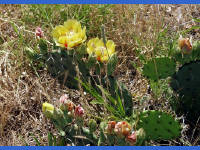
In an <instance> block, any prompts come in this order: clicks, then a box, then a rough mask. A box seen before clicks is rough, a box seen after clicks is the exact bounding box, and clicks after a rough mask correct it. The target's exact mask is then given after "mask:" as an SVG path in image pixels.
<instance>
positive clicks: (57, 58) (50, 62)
mask: <svg viewBox="0 0 200 150" xmlns="http://www.w3.org/2000/svg"><path fill="white" fill-rule="evenodd" d="M72 60H73V58H72V57H70V56H69V55H67V53H66V52H65V51H61V52H60V53H59V52H54V53H49V54H48V59H47V61H46V64H47V70H48V72H49V73H50V74H51V75H52V76H53V77H56V78H58V79H59V80H60V82H61V83H62V84H64V85H67V86H68V87H70V88H77V87H78V82H77V81H76V80H75V79H74V77H76V75H77V73H76V70H75V65H74V64H73V63H72V62H73V61H72Z"/></svg>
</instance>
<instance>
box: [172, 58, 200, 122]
mask: <svg viewBox="0 0 200 150" xmlns="http://www.w3.org/2000/svg"><path fill="white" fill-rule="evenodd" d="M170 86H171V87H172V89H173V90H174V91H175V92H176V93H177V94H179V102H178V107H179V108H178V109H179V111H181V112H182V113H184V114H186V116H187V117H188V119H190V120H196V119H198V117H199V116H200V101H199V99H200V61H195V62H190V63H188V64H185V65H183V66H182V67H180V69H179V70H178V72H177V73H176V74H174V75H173V77H172V80H171V83H170Z"/></svg>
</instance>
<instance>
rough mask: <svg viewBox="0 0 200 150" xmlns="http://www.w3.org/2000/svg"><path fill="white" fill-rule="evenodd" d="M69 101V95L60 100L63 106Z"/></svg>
mask: <svg viewBox="0 0 200 150" xmlns="http://www.w3.org/2000/svg"><path fill="white" fill-rule="evenodd" d="M68 99H69V95H67V94H64V95H62V96H61V97H60V100H59V101H60V103H61V104H66V103H67V100H68Z"/></svg>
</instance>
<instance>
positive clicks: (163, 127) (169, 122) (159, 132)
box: [137, 110, 181, 140]
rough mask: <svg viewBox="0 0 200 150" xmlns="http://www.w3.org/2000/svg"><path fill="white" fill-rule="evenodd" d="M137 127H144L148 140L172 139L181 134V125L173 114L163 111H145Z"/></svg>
mask: <svg viewBox="0 0 200 150" xmlns="http://www.w3.org/2000/svg"><path fill="white" fill-rule="evenodd" d="M137 128H138V129H140V128H143V129H144V131H145V134H146V139H147V140H170V139H174V138H177V137H178V136H180V133H181V132H180V131H181V127H180V124H179V123H178V121H176V120H175V119H174V118H173V117H172V115H170V114H168V113H165V112H161V111H155V110H150V111H144V112H142V113H140V115H139V122H138V125H137Z"/></svg>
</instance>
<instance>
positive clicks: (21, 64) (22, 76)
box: [0, 5, 200, 145]
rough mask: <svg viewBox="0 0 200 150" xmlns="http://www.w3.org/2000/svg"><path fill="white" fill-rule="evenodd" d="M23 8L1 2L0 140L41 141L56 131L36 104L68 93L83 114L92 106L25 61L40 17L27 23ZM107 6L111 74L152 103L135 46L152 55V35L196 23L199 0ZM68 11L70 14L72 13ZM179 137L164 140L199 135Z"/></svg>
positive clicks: (154, 37) (25, 7) (136, 96)
mask: <svg viewBox="0 0 200 150" xmlns="http://www.w3.org/2000/svg"><path fill="white" fill-rule="evenodd" d="M28 7H29V6H28V5H0V145H25V143H28V145H35V141H34V139H33V136H32V134H34V135H35V136H36V137H38V138H40V139H41V143H42V144H43V145H45V144H46V143H47V133H48V132H49V131H52V132H54V133H56V131H54V128H53V127H52V125H51V124H50V123H49V122H48V120H46V119H45V118H44V116H43V114H42V112H41V104H42V103H43V102H45V101H48V102H50V103H54V104H56V103H57V100H58V99H59V97H60V96H61V95H62V94H64V93H68V94H69V95H70V98H71V100H72V101H73V102H75V103H77V104H78V103H80V104H82V105H83V106H85V107H86V108H88V110H87V111H88V113H89V112H90V111H91V110H92V109H93V108H89V107H87V106H88V105H89V104H88V101H89V100H90V98H89V97H88V99H84V98H83V97H81V93H80V92H79V91H75V90H71V89H68V88H67V87H62V86H61V85H60V84H59V83H58V82H57V81H56V80H55V79H54V78H51V77H50V75H49V74H48V73H47V72H46V70H39V71H38V72H37V73H38V75H37V74H36V73H35V72H34V70H33V69H32V67H30V65H29V64H28V61H27V59H26V58H25V55H24V52H23V49H24V47H25V46H27V45H28V46H33V47H34V46H36V45H35V43H34V41H35V40H34V39H33V38H35V37H34V34H33V33H34V30H35V28H36V27H37V26H42V25H43V22H42V21H41V22H39V23H37V22H32V23H31V22H30V23H27V22H26V21H24V20H23V19H24V16H25V15H26V14H28V11H30V10H29V9H28ZM67 7H70V6H69V5H66V6H65V7H64V9H67ZM80 7H82V6H81V5H80ZM91 8H92V9H91V11H90V12H89V16H90V18H89V24H90V25H91V26H94V28H90V30H89V31H88V32H89V36H93V35H98V34H99V33H96V32H97V31H98V30H97V29H96V28H95V26H96V25H97V24H98V23H99V22H98V21H96V18H95V17H94V16H96V15H98V11H97V8H96V7H94V5H91ZM108 9H110V13H112V16H107V15H105V16H103V17H104V26H105V29H106V35H107V37H108V38H109V39H112V40H114V42H115V43H116V45H117V49H116V51H117V52H118V57H119V64H118V67H117V72H116V73H115V74H116V76H117V77H118V78H119V80H120V81H122V82H124V83H125V84H126V85H127V87H128V89H129V90H130V91H131V93H132V94H133V96H134V101H135V103H137V104H138V106H139V105H140V103H139V102H138V100H139V99H141V98H144V97H146V101H145V103H144V104H143V105H144V107H146V108H148V107H149V106H153V107H154V104H155V102H154V100H153V99H152V97H151V92H148V89H149V85H148V82H147V81H146V80H145V79H144V78H143V77H142V76H141V74H140V73H139V72H138V71H136V70H135V68H134V67H133V66H132V65H131V63H130V61H134V62H135V63H137V64H138V65H139V66H140V65H141V64H140V61H139V58H138V57H137V55H136V49H141V51H140V53H144V55H145V56H147V57H151V52H152V50H153V49H154V48H155V47H156V45H157V43H158V42H160V41H158V38H157V35H158V33H159V32H162V31H163V30H164V29H168V32H167V34H166V39H169V38H171V39H177V36H178V33H179V31H183V30H186V29H188V28H190V27H192V26H193V25H196V23H195V22H193V21H192V18H200V13H199V12H200V5H114V6H113V7H109V8H108ZM58 12H59V10H56V11H55V14H54V15H55V16H54V17H53V19H52V25H53V26H55V25H57V24H56V23H58V22H59V21H58V20H59V19H58V20H55V18H59V16H57V15H58ZM79 13H81V12H79ZM29 15H30V14H29ZM33 16H34V14H33ZM69 16H72V17H73V15H71V14H69ZM30 17H31V16H30ZM44 21H45V20H44ZM10 22H13V23H14V24H16V25H17V26H18V28H19V31H20V32H21V34H22V36H23V37H24V41H22V42H21V41H20V39H19V37H18V35H17V34H16V32H15V31H14V29H13V26H12V25H11V23H10ZM51 29H52V28H51V26H50V25H49V26H45V27H44V28H43V30H44V31H45V34H46V36H47V38H48V39H51V36H49V35H50V32H51ZM199 34H200V33H199V31H195V30H194V31H192V32H190V33H189V34H188V35H187V36H190V35H192V36H193V38H194V39H199ZM163 42H164V41H162V42H160V43H159V44H160V45H161V46H160V48H161V49H162V51H164V50H166V49H165V48H166V47H165V43H163ZM182 139H183V140H184V142H183V141H178V142H175V141H171V142H167V145H183V144H184V145H187V144H188V145H199V144H200V143H198V142H199V140H196V141H195V140H194V139H192V137H190V138H189V137H188V136H187V135H183V137H182ZM153 144H156V145H160V144H159V143H153Z"/></svg>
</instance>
